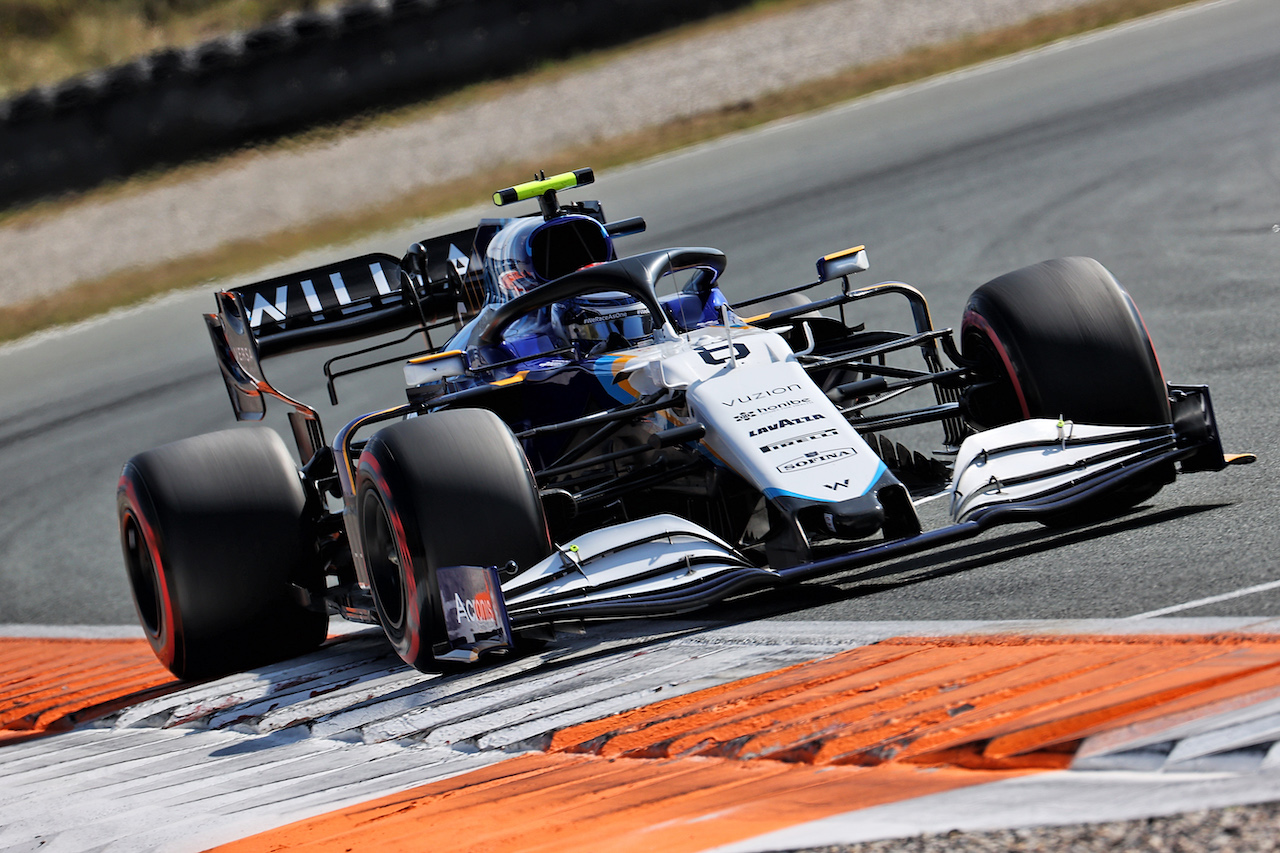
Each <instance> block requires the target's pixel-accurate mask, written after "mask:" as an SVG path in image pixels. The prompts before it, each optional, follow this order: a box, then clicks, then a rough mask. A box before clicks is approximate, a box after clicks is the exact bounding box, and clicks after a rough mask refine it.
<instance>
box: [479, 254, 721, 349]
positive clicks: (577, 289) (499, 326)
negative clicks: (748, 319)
mask: <svg viewBox="0 0 1280 853" xmlns="http://www.w3.org/2000/svg"><path fill="white" fill-rule="evenodd" d="M725 262H726V261H725V256H724V252H721V251H720V250H719V249H708V248H688V247H686V248H677V249H662V250H660V251H656V252H646V253H645V254H642V255H632V256H631V257H628V258H619V259H618V260H616V261H607V262H605V263H602V264H595V265H594V266H590V267H586V268H584V269H580V270H578V271H577V272H572V273H569V274H568V275H566V276H561V277H560V278H558V279H555V280H554V281H549V282H547V283H546V284H543V285H540V286H538V287H536V288H534V289H533V290H530V291H529V292H527V293H523V294H521V295H520V296H517V297H516V298H515V299H512V300H511V301H510V302H505V303H503V304H502V305H499V306H498V307H497V310H495V311H494V312H493V313H492V314H491V315H490V316H489V318H488V320H487V321H486V322H485V323H484V324H483V325H482V326H481V327H480V328H479V329H477V333H476V338H475V340H476V342H477V343H478V344H480V345H481V346H496V345H498V344H500V343H502V339H503V334H504V333H505V332H506V330H507V329H508V328H509V327H510V326H511V324H512V323H514V322H516V320H519V319H520V318H521V317H525V316H528V315H530V314H532V313H534V312H535V311H538V310H539V309H541V308H546V307H547V306H549V305H553V304H555V303H557V302H564V301H565V300H568V299H572V298H574V297H575V296H582V295H584V294H587V293H603V292H610V291H615V292H620V293H625V294H628V295H630V296H634V297H635V298H636V299H638V300H640V301H641V302H642V303H644V306H645V307H646V308H648V309H649V312H650V314H651V315H652V316H653V317H654V318H655V321H657V322H660V323H661V324H662V325H661V329H662V330H663V331H662V334H665V335H666V336H669V337H672V338H674V337H675V336H676V331H675V329H674V328H673V327H672V325H671V321H670V319H669V318H668V317H667V314H666V312H665V311H664V310H663V308H662V304H661V303H660V302H659V301H658V293H657V283H658V280H659V279H661V278H662V277H663V276H664V275H668V274H670V273H675V272H681V271H683V270H689V269H702V270H708V271H710V275H711V277H712V281H714V280H715V279H716V278H719V277H720V274H721V273H723V272H724V268H725ZM655 333H657V330H656V329H655Z"/></svg>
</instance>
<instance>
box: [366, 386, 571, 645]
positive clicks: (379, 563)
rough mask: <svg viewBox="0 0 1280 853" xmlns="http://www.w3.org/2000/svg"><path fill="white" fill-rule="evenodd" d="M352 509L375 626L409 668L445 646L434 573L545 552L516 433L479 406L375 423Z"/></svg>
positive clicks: (538, 505)
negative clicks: (378, 425)
mask: <svg viewBox="0 0 1280 853" xmlns="http://www.w3.org/2000/svg"><path fill="white" fill-rule="evenodd" d="M356 494H357V513H358V519H359V524H360V535H361V542H362V543H363V547H364V558H365V565H366V567H367V569H368V572H369V581H370V587H371V591H372V593H373V599H374V603H375V604H376V605H377V608H378V614H379V617H380V619H381V620H382V627H383V629H384V630H385V631H386V634H387V638H388V639H389V640H390V641H391V645H392V646H393V647H394V648H395V650H396V653H397V654H399V655H400V657H401V658H402V659H403V660H404V661H405V662H406V663H408V664H409V665H411V666H413V667H416V668H418V669H422V670H428V669H430V668H431V666H432V663H433V661H434V656H433V646H435V645H437V644H447V636H446V635H445V632H444V627H443V610H442V608H441V603H440V601H439V600H438V599H439V594H438V589H439V586H438V584H437V582H436V578H435V572H436V570H437V569H438V568H440V567H442V566H499V567H502V566H505V565H506V564H507V562H508V561H514V562H515V563H516V564H517V565H518V566H519V567H520V568H521V569H527V568H528V567H530V566H532V565H533V564H534V563H536V562H538V561H540V560H542V559H543V558H544V557H546V556H547V555H548V554H550V553H551V541H550V538H549V536H548V534H547V524H546V519H545V516H544V514H543V509H542V501H541V499H540V498H539V496H538V489H537V484H536V483H535V482H534V479H533V472H532V471H531V470H530V468H529V464H528V462H527V461H526V459H525V456H524V452H523V451H522V450H521V448H520V445H519V443H518V442H517V441H516V439H515V436H514V435H512V433H511V430H510V429H509V428H508V427H507V425H506V424H505V423H503V422H502V421H501V420H500V419H499V418H498V417H497V415H495V414H493V413H492V412H490V411H488V410H486V409H451V410H446V411H441V412H432V413H429V414H425V415H421V416H419V417H416V418H410V419H408V420H405V421H401V422H400V423H397V424H395V425H393V426H390V427H387V428H386V429H382V430H379V431H378V432H377V433H375V434H374V435H373V436H372V437H371V438H370V439H369V442H368V443H367V444H366V445H365V448H364V451H363V452H362V453H361V454H360V462H359V473H358V479H357V487H356Z"/></svg>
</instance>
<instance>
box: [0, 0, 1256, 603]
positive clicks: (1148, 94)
mask: <svg viewBox="0 0 1280 853" xmlns="http://www.w3.org/2000/svg"><path fill="white" fill-rule="evenodd" d="M1276 32H1280V6H1277V5H1276V4H1275V3H1274V2H1272V0H1235V2H1227V3H1220V4H1212V5H1210V6H1207V7H1199V8H1197V9H1195V10H1193V11H1191V12H1190V13H1183V14H1174V15H1168V16H1163V17H1161V18H1158V19H1155V20H1152V21H1148V22H1144V23H1142V24H1139V25H1136V26H1130V27H1126V28H1123V29H1121V30H1118V31H1111V32H1107V33H1103V34H1100V35H1097V36H1092V37H1087V38H1084V39H1080V40H1075V41H1073V42H1071V43H1069V44H1067V45H1064V46H1060V47H1056V48H1050V49H1046V50H1043V51H1040V52H1038V53H1035V54H1033V55H1029V56H1024V57H1020V58H1017V59H1015V60H1011V61H1006V62H1001V63H996V64H994V65H990V66H986V67H984V68H982V69H979V70H977V71H974V72H968V73H963V74H958V75H953V76H950V77H947V78H943V79H940V80H936V81H932V82H930V83H927V84H924V85H920V86H914V87H910V88H908V89H905V90H902V91H898V92H894V93H891V94H889V95H887V96H882V97H878V98H874V99H871V100H869V101H864V102H861V103H858V104H854V105H850V106H847V107H844V108H840V109H836V110H833V111H830V112H826V113H823V114H821V115H817V116H814V117H810V118H806V119H803V120H798V121H793V122H786V123H782V124H778V125H774V126H771V127H768V128H766V129H763V130H761V131H757V132H753V133H748V134H744V135H741V136H737V137H734V138H731V139H727V140H722V141H719V142H716V143H714V144H710V145H707V146H704V147H700V148H698V149H695V150H691V151H687V152H684V153H682V154H679V155H677V156H674V157H669V158H664V159H662V160H660V161H656V162H652V163H648V164H645V165H642V166H638V167H634V168H630V169H623V170H617V171H611V172H605V173H603V174H601V175H599V181H598V185H597V186H596V187H595V188H593V189H594V190H597V191H598V192H593V193H591V194H590V195H589V196H588V197H599V198H602V199H603V200H604V202H605V205H606V210H608V211H609V213H610V215H611V216H613V217H615V218H620V217H624V216H631V215H644V216H645V217H646V218H647V219H648V221H649V224H650V230H649V232H648V233H647V234H646V235H644V236H643V237H639V238H632V239H631V240H630V241H629V242H627V243H625V244H624V248H625V249H629V250H634V251H639V250H642V249H647V248H657V247H660V246H665V245H712V246H718V247H720V248H722V249H724V250H725V251H726V252H727V254H728V256H729V263H730V266H729V272H728V275H727V279H726V288H727V289H728V290H729V291H730V292H731V294H733V295H739V296H742V297H745V296H747V295H750V294H754V293H757V292H762V291H764V290H765V289H768V288H770V287H774V286H782V285H787V284H791V283H798V282H801V281H804V280H808V278H809V277H810V276H811V273H812V266H811V263H812V261H813V259H814V258H816V257H817V256H819V255H821V254H823V253H825V252H829V251H833V250H836V249H839V248H844V247H846V246H848V245H852V244H856V243H865V244H866V245H867V246H868V247H869V252H870V257H871V264H872V269H871V271H870V272H868V273H864V274H862V275H863V279H864V280H869V279H871V280H884V279H900V280H904V281H908V282H910V283H912V284H915V285H917V286H918V287H920V288H921V289H922V290H923V291H924V292H925V293H926V294H927V295H928V296H929V298H930V300H931V304H932V308H933V314H934V319H935V322H936V323H937V324H938V325H953V324H956V323H957V322H958V320H959V316H960V311H961V308H962V306H963V304H964V301H965V299H966V297H967V295H968V293H969V292H970V291H972V289H973V288H974V287H976V286H977V285H978V284H981V283H982V282H983V281H985V280H987V279H989V278H991V277H993V276H995V275H998V274H1000V273H1002V272H1005V271H1008V270H1010V269H1014V268H1016V267H1019V266H1022V265H1025V264H1028V263H1033V262H1035V261H1039V260H1042V259H1045V258H1049V257H1058V256H1065V255H1089V256H1093V257H1096V258H1098V259H1099V260H1101V261H1102V262H1103V263H1104V264H1106V265H1107V266H1108V267H1109V268H1110V269H1111V270H1112V271H1113V272H1114V273H1115V274H1116V276H1117V277H1118V278H1119V279H1120V281H1121V282H1122V283H1123V284H1124V285H1125V286H1126V287H1127V288H1128V289H1129V290H1130V292H1131V293H1132V294H1133V295H1134V298H1135V300H1136V301H1137V304H1138V306H1139V307H1140V309H1141V310H1142V312H1143V315H1144V318H1145V320H1146V323H1147V325H1148V327H1149V329H1150V331H1151V334H1152V337H1153V339H1154V341H1155V344H1156V348H1157V351H1158V353H1159V354H1160V358H1161V363H1162V365H1163V368H1164V371H1165V374H1166V376H1167V378H1169V379H1170V380H1172V381H1176V382H1190V383H1204V384H1208V385H1209V386H1210V387H1211V388H1212V390H1213V393H1214V402H1215V405H1216V408H1217V413H1218V417H1219V421H1220V424H1221V427H1222V433H1223V439H1224V443H1225V444H1226V446H1227V449H1228V450H1247V451H1252V452H1255V453H1257V454H1258V456H1259V461H1258V462H1257V463H1256V464H1254V465H1252V466H1249V467H1243V468H1233V469H1229V470H1228V471H1226V472H1223V473H1220V474H1201V475H1195V476H1191V477H1185V478H1181V479H1180V480H1179V482H1177V483H1176V484H1174V485H1173V486H1171V487H1169V488H1167V489H1165V490H1164V491H1163V492H1162V493H1161V494H1159V495H1158V496H1156V497H1155V498H1154V499H1153V500H1152V501H1151V502H1150V503H1149V504H1147V505H1145V506H1144V507H1142V508H1140V509H1139V510H1138V511H1136V512H1134V513H1132V514H1131V515H1129V516H1126V517H1124V518H1122V519H1119V520H1116V521H1112V522H1110V523H1106V524H1102V525H1099V526H1095V527H1091V528H1084V529H1077V530H1069V531H1059V532H1050V531H1046V530H1044V529H1042V528H1039V527H1037V526H1030V525H1027V526H1018V527H1010V528H1004V529H1001V530H998V531H995V532H992V533H988V534H986V535H985V536H983V537H982V538H980V539H978V540H975V541H973V542H970V543H968V544H965V545H962V546H960V547H957V548H951V549H947V550H945V551H942V552H935V553H933V554H929V555H926V556H924V557H920V558H916V559H913V560H910V561H907V562H905V563H900V564H898V565H896V566H894V567H893V569H894V573H892V574H887V575H885V576H883V577H879V578H876V579H872V580H867V579H857V578H853V577H844V578H836V579H833V580H831V581H828V582H825V583H811V584H807V585H804V586H800V587H796V588H792V589H788V590H786V591H784V592H782V593H769V594H767V595H760V596H756V597H753V598H749V599H744V600H738V601H735V602H731V603H730V604H726V605H723V606H721V607H718V608H716V609H715V610H714V611H712V612H711V613H709V614H707V618H710V619H732V618H741V617H744V616H745V617H750V618H760V617H774V618H780V619H805V620H826V619H837V620H888V619H894V620H907V619H910V620H921V619H925V620H932V619H1036V618H1077V619H1078V618H1108V617H1128V616H1134V615H1138V614H1144V613H1150V612H1152V611H1157V610H1163V609H1166V608H1170V607H1176V606H1179V605H1183V604H1186V603H1192V602H1198V601H1202V600H1204V599H1208V598H1213V597H1217V596H1222V595H1224V594H1228V593H1232V592H1235V591H1239V590H1244V589H1250V588H1253V587H1258V586H1265V585H1267V584H1268V583H1270V582H1271V581H1273V580H1275V579H1276V578H1277V568H1278V567H1280V559H1277V558H1276V557H1275V556H1274V555H1275V554H1276V553H1277V541H1276V540H1277V530H1280V509H1278V507H1280V501H1277V497H1278V496H1277V491H1278V490H1280V487H1278V485H1277V484H1278V483H1280V478H1278V477H1277V475H1276V472H1277V458H1278V457H1280V450H1278V448H1277V444H1278V442H1277V438H1276V430H1275V428H1274V423H1275V420H1276V416H1275V412H1276V410H1277V406H1276V403H1277V399H1276V398H1277V394H1276V391H1275V384H1274V383H1275V379H1276V376H1277V373H1278V372H1277V362H1278V361H1280V346H1277V344H1276V335H1275V333H1274V330H1273V329H1274V322H1275V320H1274V318H1275V317H1276V316H1277V315H1278V314H1280V286H1278V281H1277V270H1280V42H1277V40H1276V39H1275V36H1274V34H1275V33H1276ZM584 165H586V164H584ZM518 177H519V176H513V180H515V179H518ZM481 210H482V209H479V208H478V209H477V210H476V211H471V212H470V213H469V215H464V216H460V217H453V218H451V219H450V220H449V221H448V222H444V223H431V224H426V225H424V226H422V228H416V229H414V231H413V232H412V233H397V234H389V235H384V236H383V237H380V238H378V239H376V240H374V241H371V242H367V243H363V244H361V245H359V246H353V247H345V248H341V249H338V250H336V251H335V253H336V254H341V253H347V254H356V253H358V252H360V251H368V250H372V249H380V250H384V251H390V252H393V253H398V252H399V251H401V250H402V249H403V247H404V246H405V245H407V243H408V242H409V240H410V239H411V238H415V237H422V236H427V234H429V233H433V232H436V231H440V232H443V231H444V230H446V229H448V228H451V227H457V226H460V225H465V224H467V222H468V221H469V220H472V219H474V217H475V216H476V215H477V213H478V212H479V211H481ZM67 239H69V240H75V241H78V242H81V243H82V244H83V245H84V247H85V251H109V247H102V246H96V245H95V244H94V242H93V235H67ZM335 253H324V254H320V255H313V256H311V257H309V258H307V259H303V260H301V261H298V262H293V263H291V264H289V266H290V267H293V268H300V267H302V266H305V265H308V264H310V263H317V262H320V261H322V260H324V259H325V258H326V257H330V256H332V254H335ZM275 271H281V270H275ZM275 271H273V272H275ZM211 307H212V298H211V297H210V295H209V293H208V292H207V291H201V292H198V293H188V294H182V295H178V296H175V297H171V298H169V299H166V300H163V301H161V302H159V303H157V304H154V305H151V306H148V307H146V308H144V309H141V310H136V311H131V312H127V313H124V314H121V315H118V316H115V317H110V318H107V319H104V320H101V321H99V322H96V323H94V324H90V325H88V326H84V327H80V328H77V329H75V330H73V331H72V332H70V333H58V334H53V335H50V336H47V337H45V338H42V339H40V340H37V341H31V342H25V343H22V344H19V345H15V346H11V347H8V348H6V349H4V350H3V351H0V465H2V466H3V470H4V471H5V472H6V484H5V485H6V488H5V489H4V493H3V496H2V497H0V500H3V508H2V509H0V579H2V582H3V586H4V590H5V593H4V595H3V596H0V624H50V625H64V624H82V625H83V624H89V625H94V624H97V625H117V624H128V623H131V622H132V621H133V619H134V616H133V608H132V604H131V602H130V599H129V592H128V588H127V585H126V582H125V578H124V572H123V570H122V567H121V561H120V556H119V546H118V544H117V536H116V531H115V517H114V491H115V481H116V477H117V475H118V472H119V468H120V465H121V464H122V462H123V461H124V460H125V459H127V458H128V457H129V456H130V455H132V454H133V453H136V452H138V451H140V450H143V449H146V448H149V447H152V446H155V445H157V444H160V443H163V442H165V441H170V440H174V439H178V438H181V437H184V436H187V435H193V434H197V433H201V432H206V431H210V430H215V429H221V428H226V427H229V426H231V425H232V417H231V413H230V407H229V405H228V403H227V400H226V395H225V392H224V390H223V388H222V384H221V380H220V378H219V377H218V374H217V369H216V367H215V365H214V362H213V359H212V357H211V352H210V348H209V344H208V341H207V336H206V334H205V332H204V328H203V324H202V322H201V321H200V318H199V313H200V312H201V311H204V310H209V309H210V308H211ZM871 320H872V323H873V324H874V325H879V323H878V322H877V320H878V315H873V316H872V317H871ZM886 322H887V321H886ZM898 322H899V323H901V322H902V319H901V318H899V319H898ZM319 364H320V358H318V357H317V356H316V354H304V355H302V356H297V357H288V358H286V359H282V360H277V361H274V362H268V364H267V372H268V375H269V376H270V377H271V378H272V380H273V382H274V383H275V384H276V386H277V387H279V388H281V389H282V390H284V391H285V392H286V393H290V394H292V395H294V396H296V397H298V398H301V399H303V400H307V401H315V402H320V401H323V400H324V397H325V395H324V391H323V383H322V378H321V375H320V371H319ZM398 378H399V377H398V371H395V370H392V371H390V372H388V373H387V374H386V375H385V377H381V378H377V379H373V378H370V379H353V380H348V381H347V383H346V384H344V385H342V386H340V388H339V390H340V392H341V393H342V396H343V406H341V407H340V409H339V410H338V411H333V410H330V409H329V408H328V407H327V406H323V407H321V412H322V415H324V416H325V423H326V427H327V429H328V430H329V431H330V432H332V430H333V429H335V428H336V427H337V426H338V425H340V424H341V423H342V421H343V420H344V415H350V414H354V413H356V412H358V411H366V410H369V409H373V408H381V407H384V406H385V405H388V404H390V403H394V402H395V401H396V400H398V399H400V396H399V395H400V391H399V389H398V385H397V380H398ZM269 422H270V423H272V425H274V426H277V427H278V428H283V427H284V414H283V411H282V407H280V406H276V407H275V409H274V411H273V413H272V415H271V416H270V419H269ZM1277 611H1280V590H1276V589H1266V590H1263V591H1259V592H1255V593H1251V594H1247V595H1241V596H1237V597H1232V598H1228V599H1226V600H1222V601H1217V602H1214V603H1209V604H1204V605H1201V606H1197V607H1191V608H1187V609H1185V610H1181V611H1178V613H1179V614H1180V615H1192V616H1259V617H1265V616H1275V615H1277Z"/></svg>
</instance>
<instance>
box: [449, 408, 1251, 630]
mask: <svg viewBox="0 0 1280 853" xmlns="http://www.w3.org/2000/svg"><path fill="white" fill-rule="evenodd" d="M1170 391H1171V399H1172V401H1173V412H1174V422H1173V423H1171V424H1164V425H1159V426H1152V427H1110V426H1096V425H1088V424H1073V423H1070V422H1064V421H1052V420H1029V421H1023V422H1020V423H1015V424H1010V425H1008V426H1004V427H998V428H996V429H992V430H987V431H985V432H981V433H978V434H976V435H973V436H970V437H969V438H968V439H966V440H965V442H964V443H963V444H962V446H961V448H960V451H959V454H958V455H957V460H956V466H955V474H954V476H953V478H952V482H951V485H950V487H949V489H948V497H949V499H950V514H951V522H952V523H951V524H949V525H947V526H945V527H942V528H938V529H935V530H929V531H925V532H923V533H920V534H918V535H916V536H910V537H907V538H902V539H894V540H888V541H883V540H879V541H874V542H871V543H869V544H865V545H862V546H859V547H854V548H852V549H851V550H849V551H847V552H845V553H841V554H837V555H835V556H831V557H827V558H823V559H817V560H811V561H808V562H803V563H800V564H798V565H795V566H790V567H786V568H781V569H771V568H767V567H760V566H756V565H754V564H752V563H751V562H750V561H749V560H748V559H747V558H746V557H745V556H743V555H742V554H741V553H739V552H738V551H737V550H736V549H735V548H734V547H733V546H732V545H730V544H729V543H728V542H725V541H724V540H722V539H720V538H719V537H717V536H716V535H714V534H713V533H711V532H709V531H707V530H705V529H703V528H701V527H699V526H698V525H697V524H694V523H693V522H690V521H688V520H685V519H682V518H678V517H676V516H673V515H658V516H653V517H650V518H645V519H640V520H637V521H629V522H625V523H622V524H617V525H612V526H609V527H605V528H601V529H599V530H595V531H592V532H591V533H588V534H585V535H583V536H581V537H579V538H578V539H577V540H575V541H574V542H572V543H567V544H565V545H561V546H558V550H557V551H556V553H554V554H552V555H551V556H549V557H547V558H546V559H545V560H543V561H542V562H540V563H538V564H537V565H534V566H530V567H528V568H526V569H524V570H523V571H521V572H520V573H519V574H517V575H516V576H514V577H512V578H509V579H508V580H506V581H505V582H503V583H502V585H501V591H500V596H501V598H502V599H503V600H504V604H505V612H506V614H507V616H508V618H509V620H510V628H511V629H513V630H515V631H519V630H520V629H522V628H526V629H528V628H537V627H539V626H549V625H554V624H557V623H569V622H576V621H582V620H599V619H619V618H628V617H640V616H665V615H673V614H676V613H681V612H686V611H689V610H694V609H698V608H701V607H705V606H708V605H711V604H715V603H717V602H719V601H722V600H724V599H725V598H727V597H729V596H731V595H734V594H737V593H741V592H745V591H748V590H751V589H756V588H760V587H766V586H772V585H776V584H780V583H784V582H787V581H798V580H804V579H808V578H814V577H820V576H824V575H830V574H834V573H838V572H843V571H849V570H852V569H858V568H862V567H866V566H870V565H873V564H876V563H882V562H884V561H886V560H890V559H893V558H897V557H901V556H905V555H908V554H913V553H918V552H920V551H925V550H928V549H930V548H934V547H938V546H940V545H946V544H949V543H952V542H956V541H960V540H963V539H968V538H971V537H974V536H977V535H978V534H980V533H982V532H983V531H984V530H987V529H989V528H991V527H993V526H995V525H998V524H1002V523H1010V522H1018V521H1029V520H1037V519H1043V518H1046V517H1050V516H1054V515H1057V516H1061V515H1062V514H1063V513H1065V512H1071V511H1075V510H1082V509H1083V510H1087V509H1088V508H1089V507H1090V506H1094V505H1097V504H1098V503H1099V502H1101V501H1104V500H1105V498H1106V497H1107V495H1108V494H1111V493H1114V492H1117V491H1118V490H1122V489H1126V488H1132V487H1134V486H1136V485H1139V484H1142V483H1145V482H1150V481H1151V480H1152V478H1153V477H1156V478H1158V477H1165V476H1167V475H1168V474H1169V473H1171V472H1172V471H1174V470H1175V466H1180V468H1181V470H1182V471H1183V472H1184V473H1185V472H1188V471H1203V470H1220V469H1221V468H1223V467H1225V465H1226V464H1228V461H1251V459H1252V457H1232V459H1231V460H1228V459H1227V458H1226V457H1224V455H1223V453H1222V445H1221V442H1220V440H1219V438H1218V431H1217V427H1216V424H1215V422H1214V417H1213V406H1212V404H1211V402H1210V399H1209V392H1208V389H1207V388H1204V387H1202V386H1174V387H1171V388H1170ZM455 645H457V644H456V643H455ZM491 647H492V646H487V647H486V648H491ZM474 651H475V654H476V655H478V654H479V652H480V651H481V649H478V648H477V649H475V650H474Z"/></svg>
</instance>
